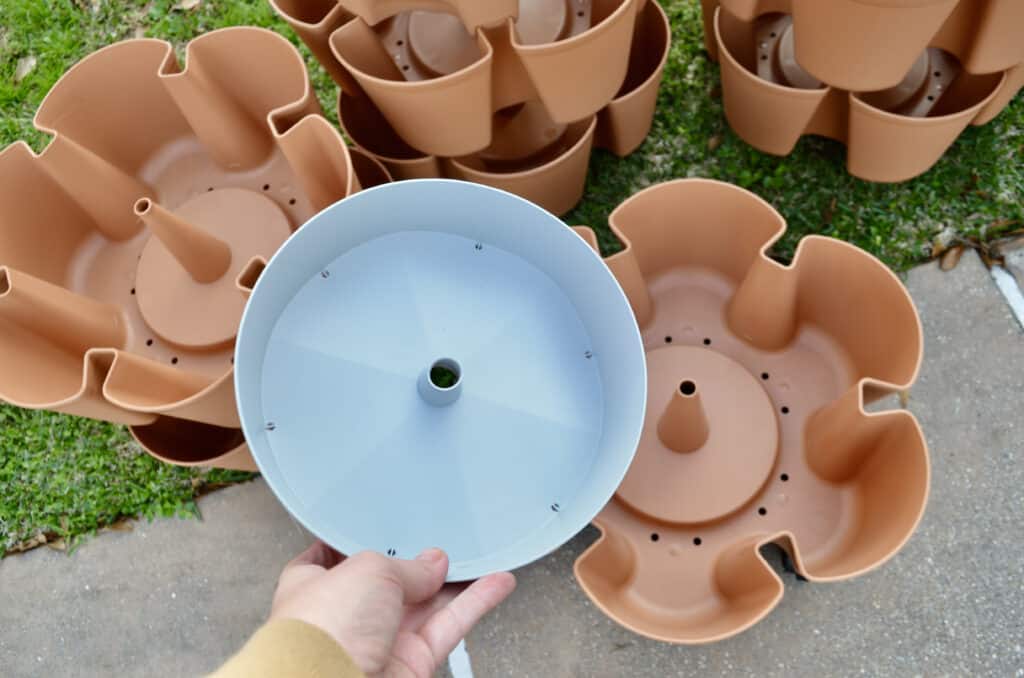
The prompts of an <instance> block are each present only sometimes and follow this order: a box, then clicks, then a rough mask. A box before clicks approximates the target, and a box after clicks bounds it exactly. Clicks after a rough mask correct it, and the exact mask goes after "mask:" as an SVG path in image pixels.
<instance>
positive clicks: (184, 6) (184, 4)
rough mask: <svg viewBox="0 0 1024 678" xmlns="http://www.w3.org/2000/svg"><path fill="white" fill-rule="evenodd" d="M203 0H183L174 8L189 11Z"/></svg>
mask: <svg viewBox="0 0 1024 678" xmlns="http://www.w3.org/2000/svg"><path fill="white" fill-rule="evenodd" d="M200 1H201V0H181V2H179V3H178V4H176V5H175V6H174V9H180V10H184V11H186V12H189V11H191V10H193V9H195V8H196V7H198V6H199V3H200Z"/></svg>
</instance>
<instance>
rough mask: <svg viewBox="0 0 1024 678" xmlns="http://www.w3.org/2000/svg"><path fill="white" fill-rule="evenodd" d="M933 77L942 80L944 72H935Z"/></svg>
mask: <svg viewBox="0 0 1024 678" xmlns="http://www.w3.org/2000/svg"><path fill="white" fill-rule="evenodd" d="M932 75H934V76H935V77H936V78H941V77H942V71H935V73H933V74H932Z"/></svg>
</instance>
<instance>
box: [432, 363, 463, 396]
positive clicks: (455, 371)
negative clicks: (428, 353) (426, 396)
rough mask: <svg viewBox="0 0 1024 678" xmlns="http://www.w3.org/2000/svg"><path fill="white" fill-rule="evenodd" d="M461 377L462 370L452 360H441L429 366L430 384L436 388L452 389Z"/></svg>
mask: <svg viewBox="0 0 1024 678" xmlns="http://www.w3.org/2000/svg"><path fill="white" fill-rule="evenodd" d="M461 377H462V370H461V369H460V368H459V364H458V363H457V362H455V361H454V360H449V359H448V358H442V359H441V360H438V361H437V362H435V363H434V364H433V365H431V366H430V383H431V384H433V385H434V386H436V387H438V388H444V389H448V388H454V387H455V385H456V384H458V383H459V379H460V378H461Z"/></svg>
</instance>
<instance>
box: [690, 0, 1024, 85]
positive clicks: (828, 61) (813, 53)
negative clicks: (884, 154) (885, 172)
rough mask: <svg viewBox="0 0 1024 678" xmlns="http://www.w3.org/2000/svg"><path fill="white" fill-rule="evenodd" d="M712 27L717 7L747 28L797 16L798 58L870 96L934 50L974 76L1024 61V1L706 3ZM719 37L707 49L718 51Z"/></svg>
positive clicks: (818, 73)
mask: <svg viewBox="0 0 1024 678" xmlns="http://www.w3.org/2000/svg"><path fill="white" fill-rule="evenodd" d="M701 4H702V6H703V9H704V19H705V28H706V29H708V28H710V21H711V18H712V16H713V14H714V9H715V7H717V6H719V5H721V7H722V8H723V9H724V10H725V11H727V12H729V13H730V14H732V15H733V16H735V17H736V18H738V19H741V20H743V21H748V22H749V21H753V20H754V19H756V18H757V17H759V16H763V15H765V14H769V13H772V12H783V13H787V14H791V15H792V17H793V22H794V25H795V34H796V38H795V53H796V58H797V60H798V61H799V62H800V64H801V66H803V67H804V68H805V69H806V70H807V71H808V72H809V73H811V74H813V75H814V76H815V77H816V78H817V79H818V80H820V81H822V82H826V83H828V84H830V85H832V86H833V87H838V88H840V89H845V90H849V91H854V92H870V91H877V90H882V89H887V88H890V87H894V86H895V85H897V84H898V83H899V82H900V81H901V80H902V79H903V77H904V76H905V75H906V74H907V72H908V71H910V69H911V67H912V66H913V64H914V61H915V60H916V59H917V58H918V56H919V55H920V54H921V52H923V51H924V50H925V48H926V47H929V46H938V47H942V48H943V49H945V50H947V51H949V52H952V53H954V54H956V55H958V57H959V58H960V61H961V63H962V64H963V67H964V70H966V71H967V72H968V73H974V74H985V73H997V72H1001V71H1006V70H1009V69H1010V68H1013V67H1014V66H1016V65H1017V64H1020V63H1022V62H1024V40H1021V39H1020V35H1021V31H1022V30H1024V4H1022V3H1020V2H1018V1H1017V0H702V2H701ZM713 35H714V33H713V31H710V30H706V32H705V43H706V44H707V46H708V50H709V51H714V50H715V49H716V46H715V45H714V39H713Z"/></svg>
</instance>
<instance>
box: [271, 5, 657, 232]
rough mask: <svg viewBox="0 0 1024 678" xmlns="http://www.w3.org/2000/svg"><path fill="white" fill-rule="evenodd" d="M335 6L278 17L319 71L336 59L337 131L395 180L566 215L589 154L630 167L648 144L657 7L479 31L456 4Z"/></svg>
mask: <svg viewBox="0 0 1024 678" xmlns="http://www.w3.org/2000/svg"><path fill="white" fill-rule="evenodd" d="M341 4H342V5H344V6H345V7H347V10H339V9H338V7H339V6H336V5H333V4H332V3H331V2H325V3H316V2H311V1H306V2H303V1H302V0H293V1H292V2H288V3H285V2H282V1H278V2H276V3H275V4H274V7H275V9H276V10H277V11H278V12H279V13H280V14H281V15H282V16H284V18H285V19H286V20H287V21H288V22H289V23H290V24H291V25H292V26H294V27H295V28H296V31H297V32H298V33H299V35H300V36H301V37H302V39H303V40H305V41H306V42H307V43H308V44H309V45H310V47H311V49H312V50H313V52H314V53H315V54H316V55H318V58H320V59H321V60H322V61H323V60H324V56H323V54H324V53H325V50H327V51H330V50H333V55H334V56H333V57H331V59H329V61H328V63H325V65H326V66H327V68H328V70H329V71H331V72H332V74H335V80H337V82H338V83H339V84H340V85H341V89H342V93H341V99H340V101H339V107H340V113H339V117H340V119H341V123H342V127H343V128H344V129H345V131H346V132H347V133H348V134H349V136H350V138H352V139H353V140H355V141H356V143H357V144H358V145H359V146H361V147H362V148H363V149H365V150H366V151H367V152H369V153H371V154H372V155H374V156H375V157H376V158H377V159H378V160H380V162H381V163H382V164H383V165H385V166H386V167H387V168H388V169H389V171H390V172H391V173H392V174H393V175H394V176H395V177H397V178H426V177H439V176H448V177H453V178H460V179H468V180H471V181H477V182H480V183H485V184H488V185H491V186H495V187H499V188H504V189H506V190H510V191H513V192H516V193H518V194H519V195H522V196H523V197H526V198H529V199H531V200H533V201H535V202H538V203H539V204H541V205H542V206H543V207H545V208H547V209H549V210H551V211H553V212H556V213H564V212H566V211H568V210H569V209H571V208H572V206H573V205H575V203H576V202H577V201H578V199H579V196H580V195H582V190H583V182H584V180H585V176H586V168H587V164H588V161H589V152H590V149H591V148H592V146H593V145H594V144H596V145H597V146H598V147H601V148H606V149H608V150H610V151H612V152H614V153H616V154H617V155H620V156H622V155H627V154H629V153H631V152H633V151H634V150H635V149H636V148H637V147H638V146H639V145H640V144H641V143H643V140H644V138H645V137H646V135H647V133H648V131H649V130H650V127H651V123H652V120H653V116H654V109H655V104H656V100H657V93H658V87H659V86H660V84H661V76H662V72H663V70H664V65H665V61H666V59H667V57H668V50H669V42H670V28H669V25H668V17H667V16H666V15H665V13H664V11H663V10H662V9H661V7H660V6H659V5H658V4H657V3H655V2H643V1H642V0H586V1H585V2H581V3H576V2H573V3H569V2H550V3H536V2H522V3H519V2H516V3H513V6H514V8H515V9H516V12H515V13H511V14H508V15H505V16H503V17H502V18H501V19H500V20H498V21H497V22H490V23H486V22H485V23H482V24H480V25H479V27H477V28H476V30H474V31H470V30H467V27H468V24H467V23H466V22H465V18H464V16H463V14H464V9H465V8H464V7H463V8H461V9H456V7H457V5H458V3H438V2H432V3H427V4H429V5H431V6H442V5H449V7H448V8H447V13H446V12H444V11H442V12H437V11H423V10H422V8H423V7H424V6H425V5H424V4H423V3H415V2H412V3H380V4H377V3H359V2H348V3H346V2H343V3H341ZM483 4H489V5H491V6H492V7H501V6H503V3H501V2H494V3H483ZM506 4H507V3H506ZM481 7H482V6H481ZM399 9H402V10H405V11H398V10H399ZM441 9H442V10H444V9H445V8H444V7H441ZM348 10H354V11H356V12H357V13H358V14H359V16H360V17H361V18H355V19H352V18H351V16H350V15H349V14H348V13H347V12H348ZM364 19H365V20H364ZM339 65H340V66H341V72H342V73H343V75H338V74H336V71H337V69H338V66H339ZM567 83H572V85H571V86H567ZM591 121H593V122H594V124H593V125H591ZM591 128H592V129H591Z"/></svg>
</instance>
